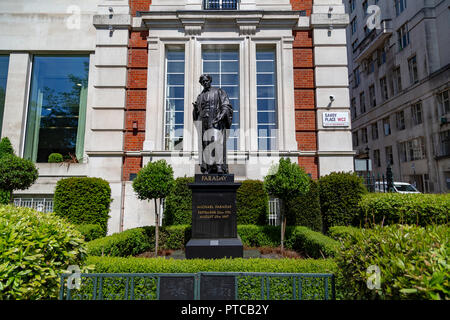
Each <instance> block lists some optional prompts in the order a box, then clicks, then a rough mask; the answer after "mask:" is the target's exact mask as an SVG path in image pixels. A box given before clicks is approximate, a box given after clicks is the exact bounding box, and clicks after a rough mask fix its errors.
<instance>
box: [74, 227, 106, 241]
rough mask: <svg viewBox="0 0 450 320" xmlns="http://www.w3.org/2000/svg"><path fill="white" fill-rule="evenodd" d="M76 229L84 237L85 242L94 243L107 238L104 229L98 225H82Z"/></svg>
mask: <svg viewBox="0 0 450 320" xmlns="http://www.w3.org/2000/svg"><path fill="white" fill-rule="evenodd" d="M75 227H76V228H77V230H78V231H80V233H81V234H82V235H83V237H84V240H85V241H92V240H95V239H98V238H102V237H104V236H105V233H104V232H103V229H102V227H101V226H99V225H98V224H80V225H77V226H75Z"/></svg>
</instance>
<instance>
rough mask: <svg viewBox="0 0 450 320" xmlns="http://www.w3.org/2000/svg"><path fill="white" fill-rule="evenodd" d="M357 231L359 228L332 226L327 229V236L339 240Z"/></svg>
mask: <svg viewBox="0 0 450 320" xmlns="http://www.w3.org/2000/svg"><path fill="white" fill-rule="evenodd" d="M359 231H360V228H356V227H346V226H334V227H331V228H330V229H328V236H329V237H330V238H332V239H334V240H341V239H344V238H346V237H347V236H349V235H352V234H354V233H355V232H359Z"/></svg>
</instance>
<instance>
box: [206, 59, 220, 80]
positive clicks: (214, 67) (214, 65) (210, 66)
mask: <svg viewBox="0 0 450 320" xmlns="http://www.w3.org/2000/svg"><path fill="white" fill-rule="evenodd" d="M219 71H220V64H219V62H206V61H205V62H204V63H203V73H209V74H211V73H219ZM213 80H214V78H213Z"/></svg>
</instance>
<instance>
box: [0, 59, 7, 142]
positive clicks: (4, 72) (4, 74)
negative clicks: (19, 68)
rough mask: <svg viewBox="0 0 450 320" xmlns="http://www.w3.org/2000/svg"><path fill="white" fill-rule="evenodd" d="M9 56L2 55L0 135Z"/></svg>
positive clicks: (0, 70) (0, 66)
mask: <svg viewBox="0 0 450 320" xmlns="http://www.w3.org/2000/svg"><path fill="white" fill-rule="evenodd" d="M8 66H9V56H3V55H2V56H0V136H1V133H2V123H3V113H4V108H5V96H6V81H7V78H8Z"/></svg>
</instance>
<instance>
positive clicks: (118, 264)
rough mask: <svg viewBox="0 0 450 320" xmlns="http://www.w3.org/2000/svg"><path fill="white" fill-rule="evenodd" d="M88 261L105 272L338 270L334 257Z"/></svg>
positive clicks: (305, 271)
mask: <svg viewBox="0 0 450 320" xmlns="http://www.w3.org/2000/svg"><path fill="white" fill-rule="evenodd" d="M87 263H88V264H93V265H95V272H99V273H100V272H101V273H128V272H130V273H196V272H202V271H203V272H212V271H216V272H280V273H282V272H286V273H335V272H336V271H337V268H336V264H335V262H334V261H333V260H332V259H320V260H314V259H304V260H303V259H279V260H277V259H242V258H239V259H189V260H177V259H164V258H133V257H129V258H121V257H93V256H90V257H88V259H87Z"/></svg>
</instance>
